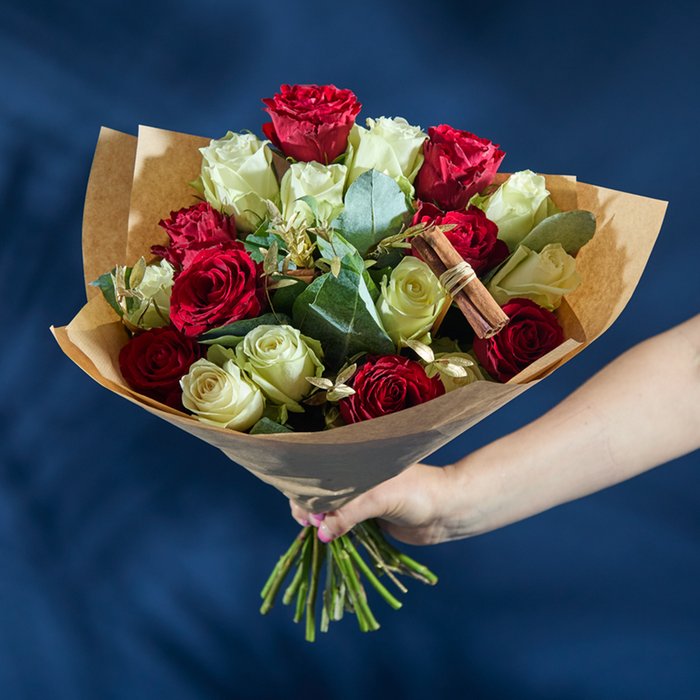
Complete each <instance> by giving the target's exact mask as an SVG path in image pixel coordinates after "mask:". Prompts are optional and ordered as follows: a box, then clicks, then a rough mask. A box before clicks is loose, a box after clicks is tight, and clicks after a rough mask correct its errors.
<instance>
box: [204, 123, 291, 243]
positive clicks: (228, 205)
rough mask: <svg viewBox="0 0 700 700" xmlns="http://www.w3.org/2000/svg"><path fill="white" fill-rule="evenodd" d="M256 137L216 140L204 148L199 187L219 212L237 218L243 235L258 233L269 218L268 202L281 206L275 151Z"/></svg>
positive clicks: (248, 135) (226, 137)
mask: <svg viewBox="0 0 700 700" xmlns="http://www.w3.org/2000/svg"><path fill="white" fill-rule="evenodd" d="M267 143H268V142H267V141H261V140H260V139H259V138H257V136H255V135H254V134H236V133H234V132H232V131H229V132H228V133H227V134H226V136H224V137H223V138H221V139H218V140H212V141H211V143H210V144H209V146H207V147H206V148H200V149H199V150H200V153H201V154H202V170H201V173H200V176H199V179H198V180H197V181H196V183H195V186H196V187H197V188H198V189H199V190H200V191H201V192H202V194H203V195H204V198H205V199H206V200H207V202H209V203H210V204H211V205H212V206H213V207H214V208H215V209H218V210H220V211H222V212H224V213H225V214H229V215H231V214H233V215H235V217H236V226H238V228H239V229H240V230H241V231H248V232H250V231H254V230H255V229H256V228H257V227H258V226H259V225H260V224H261V223H262V221H263V220H264V219H265V218H266V217H267V213H268V212H267V200H270V201H271V202H273V203H274V204H278V203H279V186H278V184H277V177H276V176H275V172H274V170H273V169H272V151H271V150H270V149H269V148H268V146H267V145H266V144H267Z"/></svg>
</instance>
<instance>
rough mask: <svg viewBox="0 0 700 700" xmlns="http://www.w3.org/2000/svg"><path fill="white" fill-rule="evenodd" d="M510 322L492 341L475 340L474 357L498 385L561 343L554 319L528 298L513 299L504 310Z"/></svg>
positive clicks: (487, 339) (549, 312)
mask: <svg viewBox="0 0 700 700" xmlns="http://www.w3.org/2000/svg"><path fill="white" fill-rule="evenodd" d="M503 311H504V312H505V313H506V314H507V315H508V316H509V318H510V323H509V324H508V325H507V326H506V327H505V328H504V329H503V330H502V331H500V333H498V334H496V335H495V336H493V337H492V338H475V339H474V354H475V355H476V357H477V359H478V360H479V362H480V363H481V365H482V366H483V367H484V369H485V370H486V371H487V372H488V373H489V374H490V375H491V376H492V377H494V378H495V379H497V380H498V381H499V382H507V381H508V380H509V379H512V378H513V377H514V376H515V375H516V374H518V372H520V371H521V370H523V369H525V368H526V367H527V366H528V365H530V364H532V363H533V362H534V361H535V360H538V359H539V358H540V357H542V356H543V355H546V354H547V353H548V352H549V351H550V350H553V349H554V348H556V347H557V346H558V345H561V344H562V343H563V342H564V333H563V331H562V329H561V326H560V325H559V321H557V317H556V316H555V315H554V314H553V313H552V312H551V311H548V310H547V309H543V308H542V307H541V306H538V305H537V304H535V302H534V301H530V300H529V299H513V300H512V301H510V302H509V303H508V304H506V305H505V306H504V307H503Z"/></svg>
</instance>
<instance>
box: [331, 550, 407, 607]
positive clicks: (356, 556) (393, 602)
mask: <svg viewBox="0 0 700 700" xmlns="http://www.w3.org/2000/svg"><path fill="white" fill-rule="evenodd" d="M343 544H344V545H345V549H346V550H347V551H348V553H349V554H350V556H351V558H352V559H353V561H354V562H355V563H356V564H357V566H358V568H359V569H360V571H361V572H362V573H363V574H364V575H365V576H366V577H367V579H368V580H369V582H370V583H371V584H372V585H373V586H374V587H375V589H376V590H377V593H379V595H380V596H381V597H382V598H384V600H385V601H386V602H387V603H388V604H389V605H390V606H391V607H392V608H394V610H398V609H399V608H400V607H401V602H400V601H398V600H397V599H396V598H394V596H393V595H391V593H389V591H388V590H387V589H386V588H385V587H384V585H383V584H382V583H381V582H380V580H379V579H378V578H377V577H376V576H375V575H374V572H373V571H372V569H370V568H369V566H367V562H365V560H364V559H363V558H362V557H361V556H360V553H359V552H358V551H357V549H356V548H355V545H354V544H353V543H352V541H351V540H350V538H349V537H344V538H343Z"/></svg>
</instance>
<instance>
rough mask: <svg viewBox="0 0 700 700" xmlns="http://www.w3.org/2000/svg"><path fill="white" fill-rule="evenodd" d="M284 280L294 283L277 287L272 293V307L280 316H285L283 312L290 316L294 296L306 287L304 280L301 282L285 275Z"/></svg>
mask: <svg viewBox="0 0 700 700" xmlns="http://www.w3.org/2000/svg"><path fill="white" fill-rule="evenodd" d="M286 281H290V282H292V281H293V282H294V284H290V285H288V286H284V287H277V288H276V289H275V290H274V292H273V293H272V307H273V308H274V310H275V311H276V312H277V315H278V316H280V317H282V316H285V314H286V315H289V316H291V313H292V307H293V306H294V302H295V301H296V298H297V297H298V296H299V295H300V294H301V293H302V292H303V291H304V290H305V289H306V287H307V284H306V282H302V280H300V279H293V278H292V277H287V278H285V282H286Z"/></svg>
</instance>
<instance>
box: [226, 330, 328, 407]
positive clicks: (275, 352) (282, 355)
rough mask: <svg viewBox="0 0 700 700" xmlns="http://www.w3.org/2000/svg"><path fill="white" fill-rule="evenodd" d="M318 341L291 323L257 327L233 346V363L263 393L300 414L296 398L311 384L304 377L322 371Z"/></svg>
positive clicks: (310, 386)
mask: <svg viewBox="0 0 700 700" xmlns="http://www.w3.org/2000/svg"><path fill="white" fill-rule="evenodd" d="M321 357H323V350H322V348H321V343H319V341H318V340H314V339H313V338H307V337H306V336H304V335H302V334H301V333H300V332H299V331H298V330H297V329H296V328H292V327H291V326H284V325H282V326H266V325H263V326H258V327H257V328H254V329H253V330H252V331H250V332H249V333H248V334H247V335H246V336H245V338H244V339H243V341H242V342H240V343H239V344H238V345H237V346H236V362H237V363H238V366H239V367H241V368H242V369H243V370H245V372H246V373H247V374H248V376H249V377H250V378H251V379H252V380H253V381H254V382H255V384H257V385H258V386H259V387H260V388H261V389H262V391H263V393H264V394H265V396H266V397H267V398H268V399H269V400H270V401H272V402H273V403H275V404H278V405H285V406H286V407H287V408H288V409H289V410H290V411H294V412H296V413H302V412H303V411H304V409H303V408H302V407H301V405H300V404H299V401H301V399H303V398H304V397H305V396H307V395H308V394H310V393H311V392H312V391H313V389H314V387H313V385H312V384H311V383H310V382H307V381H306V377H320V376H321V375H322V374H323V370H324V367H323V364H322V362H321V359H320V358H321Z"/></svg>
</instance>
